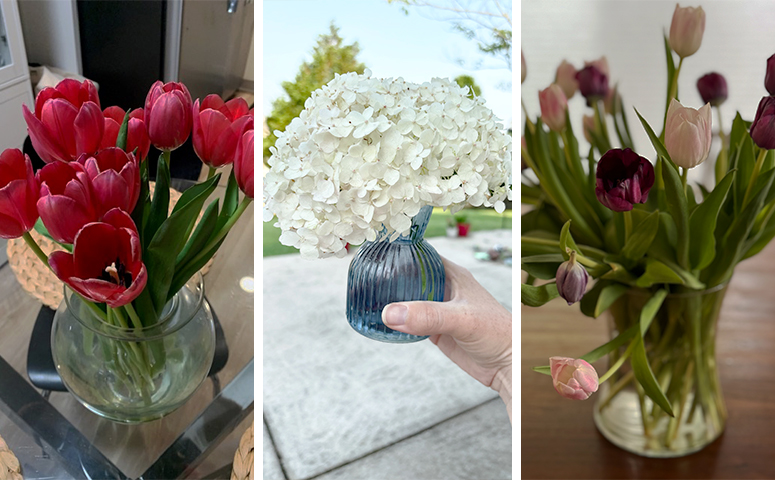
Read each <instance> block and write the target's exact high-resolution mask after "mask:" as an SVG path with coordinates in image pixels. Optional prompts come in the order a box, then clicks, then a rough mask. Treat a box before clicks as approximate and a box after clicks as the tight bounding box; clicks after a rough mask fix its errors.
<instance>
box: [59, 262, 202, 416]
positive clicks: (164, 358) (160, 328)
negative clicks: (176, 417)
mask: <svg viewBox="0 0 775 480" xmlns="http://www.w3.org/2000/svg"><path fill="white" fill-rule="evenodd" d="M101 313H102V314H103V315H104V314H105V312H101ZM125 315H126V312H123V313H118V314H115V313H114V314H113V315H111V317H110V318H108V319H107V320H110V323H108V321H106V320H105V319H102V318H100V317H101V316H102V315H99V316H98V314H97V313H96V312H95V311H94V310H92V309H90V308H88V307H87V305H86V303H85V302H84V301H83V300H82V299H81V297H80V296H79V295H78V294H76V293H74V292H72V291H70V290H69V289H67V288H65V299H64V301H63V302H62V303H61V304H60V306H59V308H58V309H57V311H56V313H55V315H54V323H53V326H52V330H51V352H52V354H53V357H54V364H55V365H56V368H57V372H58V373H59V375H60V377H62V381H63V382H64V384H65V387H67V389H68V390H69V391H70V393H72V394H73V396H75V398H76V399H78V401H80V402H81V403H82V404H83V405H84V406H85V407H86V408H88V409H89V410H91V411H92V412H94V413H96V414H97V415H100V416H102V417H105V418H108V419H110V420H114V421H116V422H122V423H141V422H148V421H151V420H156V419H158V418H161V417H163V416H165V415H167V414H168V413H170V412H172V411H173V410H175V409H176V408H178V407H179V406H181V405H182V404H183V403H185V401H186V400H187V399H188V398H189V397H190V396H191V395H192V394H193V393H194V391H195V390H196V389H197V387H199V385H200V384H201V383H202V381H204V379H205V378H206V376H207V373H208V372H209V370H210V366H211V365H212V362H213V356H214V354H215V327H214V324H213V315H212V311H211V310H210V306H209V304H208V303H207V302H206V301H204V281H203V279H202V275H201V274H199V273H197V274H196V275H195V276H194V277H193V278H192V279H191V280H189V281H188V283H187V284H186V285H185V286H183V288H181V289H180V291H179V292H178V293H176V294H175V296H173V297H172V299H171V300H170V301H169V302H167V304H166V305H165V306H164V308H163V310H162V313H161V315H160V318H159V321H158V323H156V324H155V325H152V326H147V327H142V328H130V327H129V326H128V324H129V325H131V322H130V319H128V318H126V317H125ZM119 316H120V317H121V318H119ZM141 320H142V319H141Z"/></svg>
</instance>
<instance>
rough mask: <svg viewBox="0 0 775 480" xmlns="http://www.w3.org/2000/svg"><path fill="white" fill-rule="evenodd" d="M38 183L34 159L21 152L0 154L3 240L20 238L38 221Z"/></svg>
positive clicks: (0, 230) (15, 149) (16, 150)
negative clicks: (33, 165)
mask: <svg viewBox="0 0 775 480" xmlns="http://www.w3.org/2000/svg"><path fill="white" fill-rule="evenodd" d="M37 201H38V182H37V180H35V174H34V173H33V172H32V162H30V157H28V156H27V155H24V154H23V153H22V152H21V150H19V149H17V148H13V149H11V148H9V149H7V150H5V151H4V152H3V153H2V154H0V238H19V237H21V236H22V235H24V233H25V232H29V231H30V230H32V227H34V226H35V222H36V221H37V220H38V208H37V206H36V203H37Z"/></svg>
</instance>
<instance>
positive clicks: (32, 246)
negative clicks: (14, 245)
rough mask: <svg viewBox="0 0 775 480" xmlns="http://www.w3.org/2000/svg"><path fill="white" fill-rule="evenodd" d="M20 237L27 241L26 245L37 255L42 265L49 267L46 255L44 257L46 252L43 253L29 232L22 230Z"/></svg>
mask: <svg viewBox="0 0 775 480" xmlns="http://www.w3.org/2000/svg"><path fill="white" fill-rule="evenodd" d="M22 238H24V241H25V242H27V246H29V247H30V249H31V250H32V251H33V252H34V253H35V255H37V256H38V258H39V259H40V261H41V262H43V265H45V266H46V267H48V268H49V269H50V268H51V266H50V265H49V264H48V257H46V254H45V253H43V250H41V249H40V246H39V245H38V244H37V243H36V242H35V239H34V238H32V235H30V232H24V234H23V235H22Z"/></svg>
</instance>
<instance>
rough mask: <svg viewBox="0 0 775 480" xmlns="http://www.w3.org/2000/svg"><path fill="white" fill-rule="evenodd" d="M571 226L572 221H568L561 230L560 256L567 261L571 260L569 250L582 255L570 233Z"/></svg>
mask: <svg viewBox="0 0 775 480" xmlns="http://www.w3.org/2000/svg"><path fill="white" fill-rule="evenodd" d="M570 224H571V220H568V221H567V222H565V225H563V226H562V230H560V254H561V255H562V257H563V258H564V259H565V260H570V254H569V253H568V249H571V250H575V251H576V252H578V253H582V252H580V251H579V247H578V246H577V245H576V242H574V241H573V235H571V233H570Z"/></svg>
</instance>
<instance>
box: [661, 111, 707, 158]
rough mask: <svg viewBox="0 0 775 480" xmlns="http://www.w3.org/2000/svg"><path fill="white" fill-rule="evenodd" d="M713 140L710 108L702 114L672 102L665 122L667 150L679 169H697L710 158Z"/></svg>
mask: <svg viewBox="0 0 775 480" xmlns="http://www.w3.org/2000/svg"><path fill="white" fill-rule="evenodd" d="M712 139H713V134H712V132H711V111H710V104H708V103H706V104H705V105H704V106H702V107H701V108H700V109H699V110H697V109H694V108H691V107H684V106H683V105H681V104H680V103H679V102H678V100H676V99H672V100H670V107H669V108H668V109H667V121H666V122H665V148H666V149H667V153H669V154H670V158H671V159H672V160H673V162H674V163H675V164H676V165H678V166H679V167H683V168H694V167H696V166H697V165H699V164H701V163H702V162H704V161H705V160H706V159H707V158H708V155H709V154H710V144H711V141H712Z"/></svg>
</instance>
